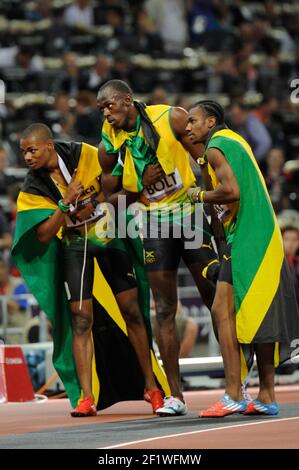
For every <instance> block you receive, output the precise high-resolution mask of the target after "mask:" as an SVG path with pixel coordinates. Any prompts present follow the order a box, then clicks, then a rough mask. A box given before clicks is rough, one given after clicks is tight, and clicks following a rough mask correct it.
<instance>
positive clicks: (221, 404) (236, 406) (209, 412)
mask: <svg viewBox="0 0 299 470" xmlns="http://www.w3.org/2000/svg"><path fill="white" fill-rule="evenodd" d="M246 407H247V401H246V400H241V401H235V400H233V399H232V398H231V397H230V396H229V395H228V394H227V393H225V395H224V397H223V398H222V399H221V400H219V401H217V403H215V404H214V405H212V406H210V408H207V409H206V410H204V411H201V412H200V413H199V415H198V416H199V418H222V417H223V416H227V415H231V414H233V413H241V412H242V411H245V410H246Z"/></svg>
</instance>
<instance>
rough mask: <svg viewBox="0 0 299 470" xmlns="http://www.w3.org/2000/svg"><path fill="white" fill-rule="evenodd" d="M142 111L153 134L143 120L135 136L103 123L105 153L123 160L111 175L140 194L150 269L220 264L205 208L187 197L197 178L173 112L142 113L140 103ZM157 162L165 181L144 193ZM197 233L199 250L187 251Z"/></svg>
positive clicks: (152, 108)
mask: <svg viewBox="0 0 299 470" xmlns="http://www.w3.org/2000/svg"><path fill="white" fill-rule="evenodd" d="M138 110H139V111H140V113H141V116H142V117H143V123H145V124H146V122H148V123H149V124H148V126H149V127H150V126H151V129H150V131H147V129H146V127H145V124H143V125H141V117H140V114H139V115H137V123H136V129H134V130H133V131H132V132H125V131H123V130H120V131H117V130H114V129H113V127H112V126H111V125H110V124H109V123H108V122H107V121H105V123H104V126H103V130H102V138H103V144H104V147H105V150H106V152H107V153H118V154H119V158H118V163H117V164H116V166H115V168H114V170H113V173H112V174H113V175H115V176H122V183H123V187H124V189H126V190H128V191H132V192H139V193H140V197H139V202H140V206H141V208H142V209H143V212H144V214H143V223H142V228H141V233H142V238H143V245H144V252H145V265H146V269H147V270H148V271H167V270H176V269H177V268H178V265H179V262H180V259H181V258H183V260H184V261H185V263H186V265H187V266H190V265H192V264H193V263H197V262H199V263H202V264H208V263H209V262H210V261H211V260H217V254H216V252H215V251H214V248H213V244H212V240H211V238H212V233H211V229H210V225H209V223H208V221H207V218H206V216H205V214H204V212H203V207H202V206H199V207H196V208H195V206H194V205H192V204H191V203H190V199H189V198H188V196H187V190H188V188H190V187H191V186H193V185H194V184H195V177H194V174H193V172H192V170H191V166H190V162H189V155H188V153H187V151H186V150H185V149H184V148H183V146H182V144H181V143H180V142H179V140H178V139H177V137H176V135H175V134H174V131H173V129H172V127H171V123H170V111H171V107H170V106H167V105H155V106H147V107H145V108H142V107H141V105H140V103H139V108H138ZM150 132H151V133H152V134H155V133H157V134H158V136H159V140H158V142H157V141H156V142H155V141H154V139H153V138H152V136H151V134H150ZM145 134H146V135H145ZM151 140H153V141H154V143H152V142H151ZM155 144H156V145H155ZM157 162H159V163H160V164H161V166H162V168H163V170H164V172H165V176H164V177H163V178H162V179H161V180H160V181H158V182H157V183H155V184H153V185H149V186H147V187H143V185H142V183H141V179H142V173H143V171H144V169H145V167H146V165H148V164H154V163H157ZM196 211H197V214H196ZM198 221H199V223H198ZM145 227H146V229H145ZM165 230H166V232H165ZM195 233H197V236H198V234H199V233H200V234H201V237H200V238H201V240H200V242H199V243H198V245H197V246H195V247H194V245H192V248H188V245H187V242H190V241H194V240H196V238H195Z"/></svg>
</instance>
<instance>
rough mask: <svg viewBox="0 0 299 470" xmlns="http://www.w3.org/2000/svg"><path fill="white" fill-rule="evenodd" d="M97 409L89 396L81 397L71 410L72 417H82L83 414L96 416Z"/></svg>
mask: <svg viewBox="0 0 299 470" xmlns="http://www.w3.org/2000/svg"><path fill="white" fill-rule="evenodd" d="M96 415H97V409H96V407H95V404H94V401H93V398H92V397H91V396H89V397H86V398H82V399H81V400H80V401H79V403H78V405H77V406H76V408H75V409H74V410H73V411H71V416H73V418H83V417H85V416H96Z"/></svg>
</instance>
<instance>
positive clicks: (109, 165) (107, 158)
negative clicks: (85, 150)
mask: <svg viewBox="0 0 299 470" xmlns="http://www.w3.org/2000/svg"><path fill="white" fill-rule="evenodd" d="M98 157H99V162H100V165H101V167H102V170H103V171H104V172H105V173H108V172H110V171H112V170H113V168H114V166H115V164H116V162H117V154H113V153H107V152H106V150H105V147H104V145H103V143H102V142H100V144H99V146H98Z"/></svg>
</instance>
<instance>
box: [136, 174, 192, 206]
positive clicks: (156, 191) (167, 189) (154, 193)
mask: <svg viewBox="0 0 299 470" xmlns="http://www.w3.org/2000/svg"><path fill="white" fill-rule="evenodd" d="M182 187H183V182H182V178H181V175H180V173H179V171H178V169H177V168H176V169H175V171H174V172H173V173H170V175H165V176H164V177H163V178H162V179H161V180H159V181H157V183H155V184H151V185H149V186H146V187H145V188H144V190H143V194H144V196H145V197H146V198H147V199H148V200H149V201H160V200H161V199H163V198H165V197H166V196H169V195H170V194H172V193H175V192H177V191H179V190H180V189H181V188H182Z"/></svg>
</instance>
